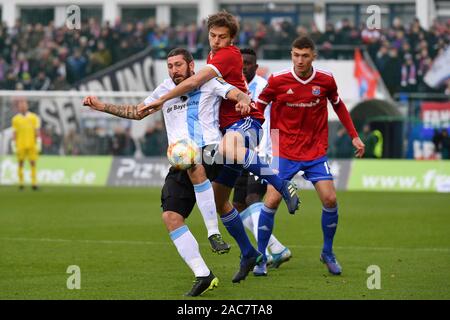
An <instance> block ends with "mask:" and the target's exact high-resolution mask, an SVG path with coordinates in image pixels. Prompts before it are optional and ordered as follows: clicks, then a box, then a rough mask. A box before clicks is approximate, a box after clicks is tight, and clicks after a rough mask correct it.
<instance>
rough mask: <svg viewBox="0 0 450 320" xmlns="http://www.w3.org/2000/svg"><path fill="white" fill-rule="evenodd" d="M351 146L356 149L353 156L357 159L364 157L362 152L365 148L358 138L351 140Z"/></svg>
mask: <svg viewBox="0 0 450 320" xmlns="http://www.w3.org/2000/svg"><path fill="white" fill-rule="evenodd" d="M352 144H353V146H354V147H355V148H356V151H355V156H356V157H357V158H362V156H363V155H364V152H365V150H366V146H365V145H364V143H363V142H362V141H361V139H360V138H359V137H356V138H353V140H352Z"/></svg>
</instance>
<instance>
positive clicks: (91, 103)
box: [83, 96, 105, 111]
mask: <svg viewBox="0 0 450 320" xmlns="http://www.w3.org/2000/svg"><path fill="white" fill-rule="evenodd" d="M83 105H84V106H88V107H90V108H91V109H94V110H98V111H103V110H105V104H104V103H103V102H101V101H100V100H99V99H98V98H97V97H95V96H87V97H85V98H84V99H83Z"/></svg>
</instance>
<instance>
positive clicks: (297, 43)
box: [292, 36, 316, 51]
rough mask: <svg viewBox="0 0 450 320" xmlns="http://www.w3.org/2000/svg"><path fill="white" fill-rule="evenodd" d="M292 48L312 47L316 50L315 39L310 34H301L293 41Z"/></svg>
mask: <svg viewBox="0 0 450 320" xmlns="http://www.w3.org/2000/svg"><path fill="white" fill-rule="evenodd" d="M292 48H296V49H308V48H310V49H311V50H312V51H315V50H316V45H315V44H314V41H313V40H312V39H311V38H310V37H308V36H301V37H298V38H297V39H295V40H294V42H292Z"/></svg>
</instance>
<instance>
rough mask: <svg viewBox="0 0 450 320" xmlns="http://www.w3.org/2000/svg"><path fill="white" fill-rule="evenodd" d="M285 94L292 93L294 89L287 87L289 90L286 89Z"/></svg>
mask: <svg viewBox="0 0 450 320" xmlns="http://www.w3.org/2000/svg"><path fill="white" fill-rule="evenodd" d="M286 94H294V91H292V89H291V88H289V90H288V91H286Z"/></svg>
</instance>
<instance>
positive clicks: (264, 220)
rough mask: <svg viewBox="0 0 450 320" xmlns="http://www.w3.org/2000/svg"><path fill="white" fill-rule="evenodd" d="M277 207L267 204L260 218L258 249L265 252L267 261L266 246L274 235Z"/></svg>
mask: <svg viewBox="0 0 450 320" xmlns="http://www.w3.org/2000/svg"><path fill="white" fill-rule="evenodd" d="M275 212H276V209H270V208H267V207H266V206H263V207H262V208H261V213H260V214H259V220H258V251H259V252H262V253H264V260H265V261H267V257H266V254H265V252H266V248H267V245H268V244H269V240H270V236H271V235H272V230H273V224H274V220H275Z"/></svg>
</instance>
